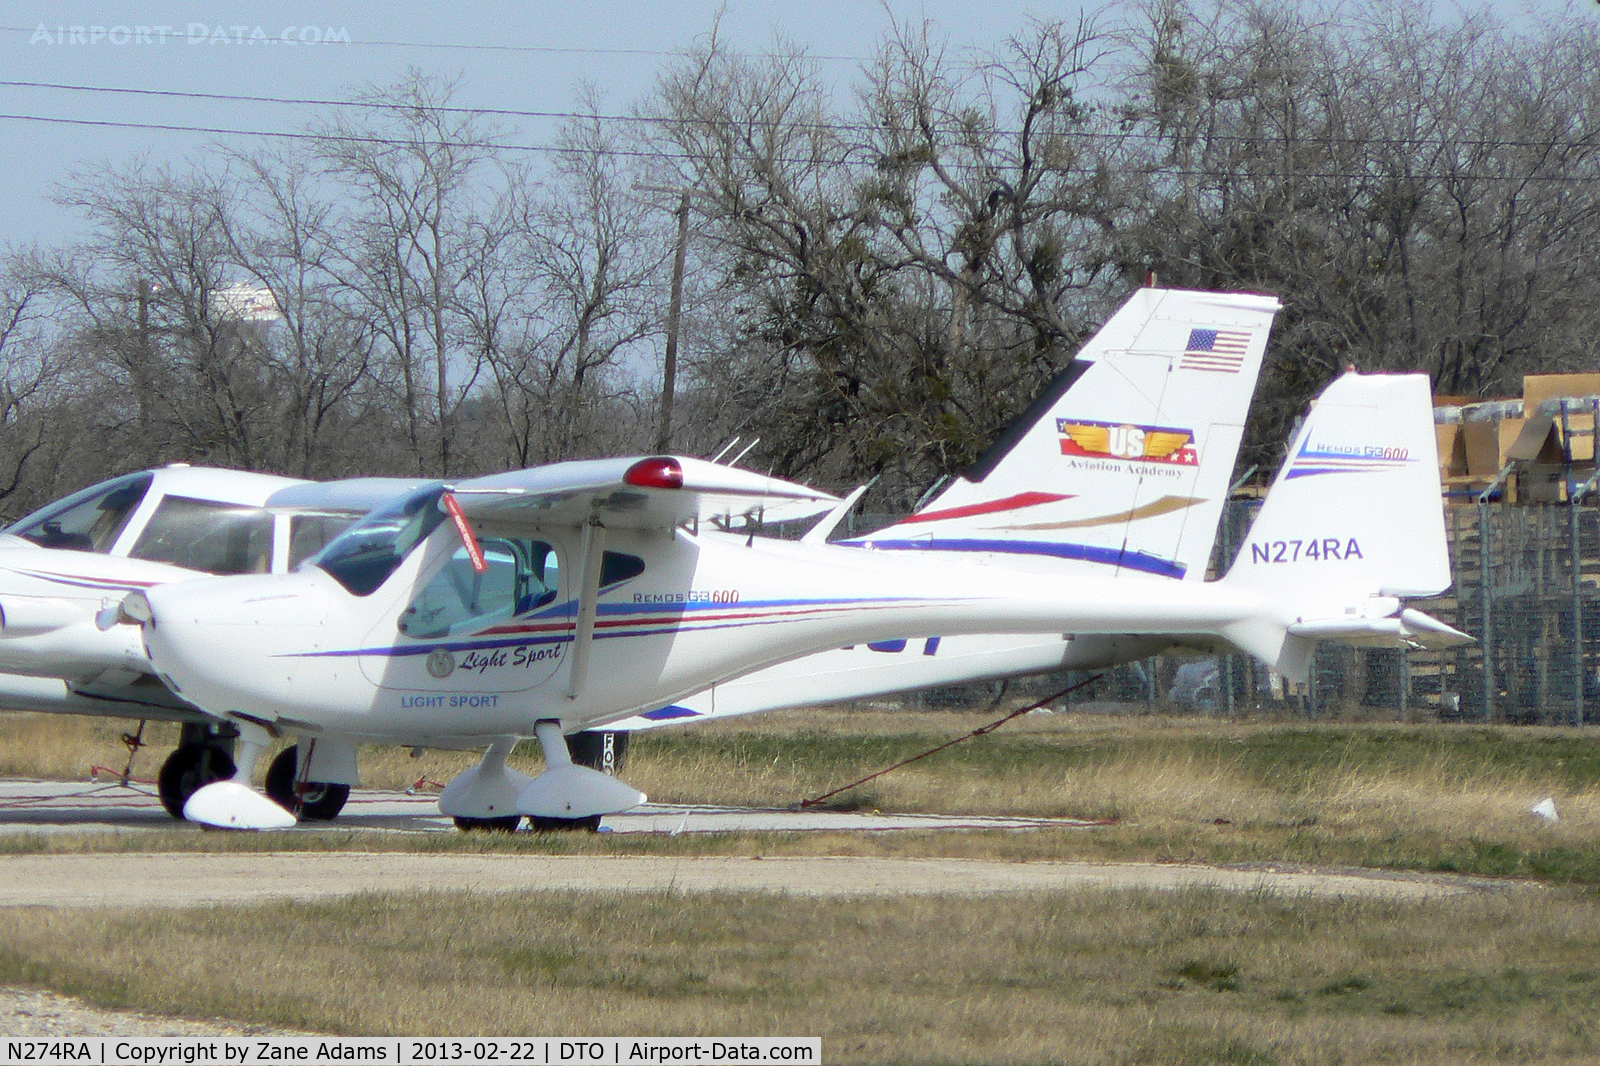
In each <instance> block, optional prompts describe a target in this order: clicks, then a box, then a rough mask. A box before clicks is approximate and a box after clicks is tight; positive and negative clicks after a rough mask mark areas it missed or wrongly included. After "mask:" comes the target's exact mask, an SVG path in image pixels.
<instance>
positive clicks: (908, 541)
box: [852, 289, 1281, 580]
mask: <svg viewBox="0 0 1600 1066" xmlns="http://www.w3.org/2000/svg"><path fill="white" fill-rule="evenodd" d="M1280 307H1281V305H1280V304H1279V303H1278V301H1277V299H1276V298H1275V297H1272V296H1261V295H1253V294H1243V293H1217V292H1194V291H1187V290H1178V289H1140V290H1139V291H1138V292H1136V293H1134V295H1133V296H1132V297H1131V298H1130V299H1129V300H1128V301H1127V303H1125V304H1124V305H1123V306H1122V308H1121V309H1120V310H1118V311H1117V313H1116V314H1115V315H1113V316H1112V317H1111V319H1110V320H1109V321H1107V322H1106V324H1105V325H1104V326H1103V327H1102V328H1101V329H1100V331H1099V332H1098V333H1096V334H1095V335H1094V337H1092V338H1091V339H1090V340H1089V341H1088V343H1086V344H1085V345H1084V347H1083V349H1082V350H1081V351H1080V352H1079V353H1078V356H1077V358H1076V359H1074V361H1073V363H1072V365H1071V366H1069V367H1068V368H1067V370H1066V371H1065V372H1064V373H1062V374H1061V375H1060V376H1059V377H1058V378H1056V380H1055V381H1054V382H1052V383H1051V385H1050V387H1049V388H1047V389H1046V390H1045V392H1044V393H1043V394H1042V395H1041V396H1040V397H1039V398H1038V399H1037V400H1035V401H1034V403H1033V404H1032V406H1030V407H1029V408H1028V410H1027V411H1026V412H1024V413H1023V415H1022V416H1021V417H1020V418H1018V419H1017V421H1016V422H1015V423H1013V424H1012V426H1011V427H1010V428H1008V429H1007V430H1006V432H1005V433H1004V434H1002V435H1001V437H1000V438H999V439H998V440H997V441H996V442H995V444H994V445H993V447H991V448H990V449H989V451H988V452H986V453H985V454H984V455H983V456H982V457H981V458H980V459H979V460H978V461H977V462H976V463H974V464H973V465H972V466H971V467H970V468H969V469H968V470H966V471H965V472H964V473H963V474H962V475H961V476H960V477H959V478H957V479H955V480H954V481H953V482H952V483H951V484H949V485H948V486H946V487H945V488H944V490H943V491H942V492H940V493H939V495H938V496H936V497H935V498H934V499H933V500H931V501H930V502H928V503H927V504H926V505H925V506H923V507H922V508H920V509H919V510H918V511H917V512H916V513H915V514H913V515H912V516H911V517H910V518H907V519H905V520H904V521H901V522H899V523H897V524H896V525H894V526H891V527H889V528H888V529H884V530H880V531H878V532H877V533H876V534H873V535H872V536H870V537H865V538H861V539H860V540H858V541H855V542H852V543H857V544H864V545H870V546H873V547H877V548H882V549H923V550H933V551H954V552H977V553H982V554H993V555H1003V556H1005V558H1006V563H1007V565H1009V566H1024V567H1031V568H1036V569H1048V570H1051V571H1055V572H1059V571H1060V570H1061V569H1062V568H1082V569H1083V570H1084V571H1085V572H1090V573H1101V574H1105V573H1116V574H1118V575H1123V574H1126V575H1129V576H1133V575H1157V576H1161V577H1167V578H1189V579H1193V580H1202V579H1204V577H1205V570H1206V565H1207V562H1208V561H1209V559H1210V555H1211V546H1212V542H1213V541H1214V540H1215V538H1216V530H1217V522H1218V519H1219V518H1220V517H1221V513H1222V507H1223V504H1224V502H1225V501H1226V497H1227V490H1228V483H1229V479H1230V478H1231V476H1232V473H1233V464H1234V460H1235V458H1236V456H1237V455H1238V450H1239V444H1240V441H1241V440H1242V438H1243V433H1244V422H1245V415H1246V413H1247V411H1248V410H1249V406H1250V399H1251V396H1252V394H1253V393H1254V392H1255V383H1256V378H1257V376H1258V375H1259V374H1260V371H1261V359H1262V355H1263V353H1264V351H1265V349H1266V343H1267V333H1268V331H1269V330H1270V329H1271V327H1272V320H1273V317H1274V316H1275V315H1276V314H1277V312H1278V310H1279V309H1280Z"/></svg>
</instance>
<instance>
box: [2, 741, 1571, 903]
mask: <svg viewBox="0 0 1600 1066" xmlns="http://www.w3.org/2000/svg"><path fill="white" fill-rule="evenodd" d="M991 717H992V716H990V717H986V716H984V715H978V714H958V713H949V712H921V713H910V712H873V711H866V712H850V711H845V710H837V711H805V712H791V713H780V714H771V715H758V716H752V717H750V718H746V719H735V720H731V721H728V722H723V723H712V724H707V725H702V726H697V727H690V728H682V729H675V730H664V731H660V732H655V733H647V734H640V735H637V736H635V738H634V741H633V748H632V751H631V753H630V761H629V764H628V766H627V768H626V771H625V776H626V777H627V779H628V780H629V781H631V782H632V783H634V784H636V785H638V786H639V787H640V788H642V789H643V790H644V791H646V792H647V793H649V794H650V795H651V797H652V798H654V799H657V800H663V801H671V802H686V803H736V804H751V805H757V806H789V805H792V804H795V803H798V802H799V801H800V800H802V799H804V798H806V797H810V796H815V795H819V794H821V793H823V792H826V791H829V790H831V789H833V788H835V787H837V786H839V785H842V784H847V783H849V782H851V781H853V780H855V779H857V778H860V777H862V776H864V775H866V774H868V773H871V772H873V771H874V770H877V769H880V768H882V767H885V766H889V765H891V764H893V763H895V762H897V761H899V760H901V759H904V758H906V757H908V756H910V755H914V754H916V753H918V752H920V751H924V750H926V749H928V748H930V747H932V746H934V745H935V744H938V743H940V742H942V741H944V740H947V739H949V738H951V737H954V736H958V735H960V734H962V733H965V732H967V731H968V730H970V729H972V728H973V727H975V726H976V725H979V724H982V723H983V722H985V721H988V720H991ZM124 728H126V724H124V723H107V722H104V721H101V720H96V719H87V720H85V719H72V718H62V717H49V716H40V715H12V716H4V717H0V774H4V775H14V776H43V777H53V778H64V779H71V778H80V779H81V778H84V777H86V775H87V773H88V767H89V766H91V765H96V764H99V765H109V766H114V767H116V768H119V769H120V767H121V766H122V765H123V762H124V761H125V760H126V752H125V749H124V748H123V746H122V744H121V742H120V741H119V740H118V734H119V733H120V732H121V731H122V730H123V729H124ZM174 736H175V731H173V730H171V729H170V728H163V727H157V726H151V727H150V729H149V730H147V733H146V737H147V739H148V740H150V741H151V747H150V748H148V749H146V750H145V751H143V752H141V753H140V754H139V756H138V758H137V760H136V762H135V767H134V775H135V776H136V777H145V778H149V777H153V776H154V774H155V772H156V769H157V768H158V767H159V765H160V761H161V759H163V758H164V757H165V755H166V752H167V750H169V746H170V744H171V743H172V742H173V737H174ZM519 757H520V759H521V761H522V763H523V765H524V766H525V768H527V769H529V770H534V771H536V770H537V768H538V764H539V757H538V755H537V749H536V748H534V747H533V746H528V747H527V748H526V749H524V750H523V751H521V752H519ZM471 761H472V756H470V755H467V754H462V753H451V752H428V753H425V754H424V755H423V756H422V757H421V758H420V759H412V758H410V757H409V755H408V753H407V752H406V751H404V750H401V749H395V748H374V749H371V750H370V751H368V752H364V753H363V756H362V774H363V777H364V779H365V780H366V782H367V783H368V784H370V785H375V786H384V787H395V786H405V785H409V784H411V783H414V782H416V781H418V780H419V779H426V780H427V781H433V782H442V781H448V780H449V779H450V777H451V776H452V775H453V774H455V773H456V772H457V771H458V770H460V769H461V768H463V767H465V766H467V765H469V764H470V763H471ZM1547 796H1548V797H1552V798H1553V799H1554V800H1555V803H1556V806H1557V809H1558V810H1559V811H1560V820H1559V821H1558V822H1556V823H1554V824H1550V823H1547V822H1545V821H1542V820H1541V819H1538V818H1536V817H1534V816H1532V815H1531V814H1530V813H1529V808H1530V807H1531V806H1532V805H1533V804H1534V803H1535V802H1537V801H1538V800H1540V799H1542V798H1544V797H1547ZM833 802H834V803H836V804H837V805H840V806H844V807H854V808H867V809H874V808H875V809H882V810H894V811H934V812H942V813H973V814H1019V815H1061V816H1070V817H1078V818H1091V819H1110V820H1113V821H1114V824H1112V825H1110V826H1107V827H1105V828H1102V829H1096V830H1093V831H1089V832H1084V831H1071V832H1060V833H1029V834H1013V833H993V834H905V835H899V836H893V837H874V838H860V837H842V836H822V837H816V836H806V837H803V838H798V839H787V840H762V841H759V842H755V841H747V840H741V839H739V838H729V839H696V840H693V841H690V840H679V841H669V840H638V839H634V840H621V839H606V838H599V839H594V838H574V837H569V836H566V835H561V836H559V837H556V838H554V839H551V838H542V837H537V836H536V835H535V834H531V833H520V834H517V835H516V837H515V838H514V839H505V838H500V839H491V838H484V837H474V838H472V839H470V840H465V839H464V840H459V841H457V840H454V839H453V838H445V839H436V840H429V841H408V842H401V841H395V840H393V839H389V840H385V841H382V842H378V843H369V842H365V841H363V842H360V843H355V842H352V841H349V840H345V839H341V838H338V837H334V838H331V839H330V838H329V837H327V835H326V834H322V835H319V839H317V840H315V841H311V840H304V839H303V836H302V838H301V841H302V842H297V841H296V838H295V837H294V835H293V834H291V835H290V836H289V837H287V838H286V837H283V836H278V837H274V838H273V840H272V844H271V846H273V847H284V846H291V847H293V846H305V847H327V846H379V847H427V848H439V847H463V848H471V849H474V850H477V849H484V848H489V849H494V848H534V849H541V850H562V851H567V850H580V851H581V850H589V849H598V850H628V849H644V850H652V849H655V850H659V849H669V850H689V851H693V850H714V851H734V852H738V851H741V850H747V849H749V848H750V847H756V846H759V847H760V848H763V849H766V850H768V851H776V852H783V851H789V852H816V851H835V852H844V853H862V852H865V853H872V854H942V855H957V856H972V857H997V858H1016V859H1025V858H1029V857H1034V858H1084V859H1093V858H1106V859H1118V858H1123V859H1158V860H1159V859H1185V860H1196V861H1211V862H1263V861H1294V862H1305V863H1321V864H1332V865H1349V866H1372V867H1393V868H1402V869H1413V870H1438V871H1459V872H1464V873H1477V874H1488V875H1494V876H1531V877H1538V878H1542V879H1546V880H1551V881H1562V882H1578V883H1585V884H1597V885H1600V745H1597V744H1596V742H1595V741H1594V740H1593V739H1591V737H1590V735H1589V734H1588V733H1586V732H1583V731H1580V730H1561V729H1539V728H1529V727H1477V726H1460V725H1438V724H1430V725H1408V726H1401V725H1379V724H1320V725H1306V724H1304V723H1275V722H1228V721H1223V720H1215V719H1195V718H1186V719H1175V718H1156V717H1116V716H1108V715H1085V714H1058V715H1041V716H1028V717H1026V718H1023V719H1020V720H1018V721H1015V722H1013V723H1011V724H1009V725H1007V726H1006V727H1005V728H1004V729H1002V730H999V731H997V732H996V733H993V734H990V735H988V736H985V737H980V738H977V739H975V740H972V741H969V742H967V743H965V744H961V745H958V746H956V747H954V748H951V749H949V750H947V751H945V752H942V753H940V754H939V755H937V756H934V757H932V758H929V759H925V760H923V761H921V762H918V763H914V764H913V765H911V766H907V767H905V768H903V769H900V770H897V771H895V772H893V773H891V774H889V775H887V776H885V777H882V778H879V779H878V780H876V781H874V782H872V783H871V784H869V785H866V786H864V787H863V788H861V789H857V790H854V791H851V792H847V793H845V794H843V795H841V796H839V797H838V798H837V799H836V800H834V801H833ZM202 837H203V838H202ZM127 843H128V842H127V841H123V842H120V843H119V842H116V841H111V842H108V843H106V844H105V846H112V847H118V846H123V845H125V844H127ZM83 846H94V843H93V842H92V841H84V840H75V841H70V842H68V841H48V840H40V839H36V838H32V839H29V838H16V839H9V840H0V847H6V848H9V849H13V850H15V849H17V848H30V849H31V848H59V847H74V848H76V847H83ZM138 846H140V847H150V846H152V844H151V842H150V841H149V840H148V839H143V838H142V839H141V841H140V843H139V844H138ZM160 846H172V847H206V848H224V847H248V848H254V847H257V846H260V845H259V844H258V843H257V842H254V841H249V840H237V839H235V840H231V841H229V840H228V839H227V838H222V839H219V838H217V837H216V835H215V834H204V835H202V834H198V833H195V832H193V831H192V830H190V829H189V828H187V827H177V826H175V832H174V833H173V834H171V835H170V839H169V840H168V841H167V842H166V843H164V844H162V845H160Z"/></svg>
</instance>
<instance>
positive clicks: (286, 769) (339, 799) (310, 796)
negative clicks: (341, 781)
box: [267, 747, 350, 822]
mask: <svg viewBox="0 0 1600 1066" xmlns="http://www.w3.org/2000/svg"><path fill="white" fill-rule="evenodd" d="M299 751H300V749H299V748H298V747H293V748H284V749H283V750H282V751H280V752H279V753H278V757H277V758H276V759H273V760H272V765H271V766H269V767H268V768H267V795H269V796H271V797H272V799H273V802H275V803H277V804H278V805H279V806H280V807H282V808H283V809H284V810H286V811H289V812H290V813H291V814H293V815H294V816H295V817H297V818H303V819H305V820H306V821H310V822H330V821H332V820H333V819H334V818H337V817H338V815H339V812H340V811H342V810H344V805H345V801H346V800H348V799H349V798H350V786H349V785H335V784H332V783H330V782H327V781H307V782H305V783H304V784H297V783H296V781H295V774H296V771H297V770H298V769H299V758H300V756H299Z"/></svg>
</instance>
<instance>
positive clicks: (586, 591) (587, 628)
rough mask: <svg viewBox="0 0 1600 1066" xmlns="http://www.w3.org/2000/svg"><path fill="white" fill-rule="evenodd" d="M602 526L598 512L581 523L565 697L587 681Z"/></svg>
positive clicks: (602, 546)
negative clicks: (578, 580)
mask: <svg viewBox="0 0 1600 1066" xmlns="http://www.w3.org/2000/svg"><path fill="white" fill-rule="evenodd" d="M605 550H606V527H605V526H603V525H601V524H600V516H599V515H590V516H589V521H588V522H586V523H584V526H583V547H582V549H581V552H582V556H583V569H582V571H581V572H582V575H583V576H582V581H583V584H581V585H580V586H579V587H578V627H577V631H576V632H575V633H573V635H572V670H571V673H570V674H569V680H568V682H567V698H568V699H572V700H575V699H577V698H578V696H579V695H580V694H582V692H583V689H584V686H585V685H586V684H587V683H588V681H589V645H590V643H591V642H592V641H593V640H594V619H595V612H596V609H597V602H596V601H598V600H599V598H600V563H601V561H602V559H603V558H604V556H605Z"/></svg>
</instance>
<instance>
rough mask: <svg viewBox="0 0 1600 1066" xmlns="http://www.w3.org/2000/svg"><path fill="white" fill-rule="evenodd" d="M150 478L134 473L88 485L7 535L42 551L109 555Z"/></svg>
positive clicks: (147, 475)
mask: <svg viewBox="0 0 1600 1066" xmlns="http://www.w3.org/2000/svg"><path fill="white" fill-rule="evenodd" d="M151 479H152V476H151V475H150V474H134V475H132V476H130V477H124V478H118V479H117V480H115V481H110V482H103V483H101V484H99V485H93V486H90V487H89V488H87V489H84V490H83V491H82V492H78V493H74V494H73V495H71V496H68V497H67V498H66V499H64V500H62V501H61V502H59V503H54V504H51V505H50V506H49V507H46V508H45V509H43V510H41V511H36V512H34V513H33V514H31V515H28V516H27V517H26V518H24V519H22V520H21V521H20V522H18V523H17V524H16V525H14V526H12V527H11V528H10V529H8V530H6V532H7V533H12V534H15V535H16V536H19V537H22V538H24V539H26V540H31V541H33V542H34V543H35V544H37V545H39V546H40V547H42V548H66V549H68V550H70V551H82V552H108V551H110V550H111V546H112V545H113V544H115V543H116V542H117V537H118V536H119V535H120V534H121V533H122V527H123V526H125V525H127V524H128V516H129V515H131V514H133V510H134V508H135V507H138V506H139V502H140V501H141V500H143V499H144V494H145V493H146V492H147V491H149V489H150V481H151Z"/></svg>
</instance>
